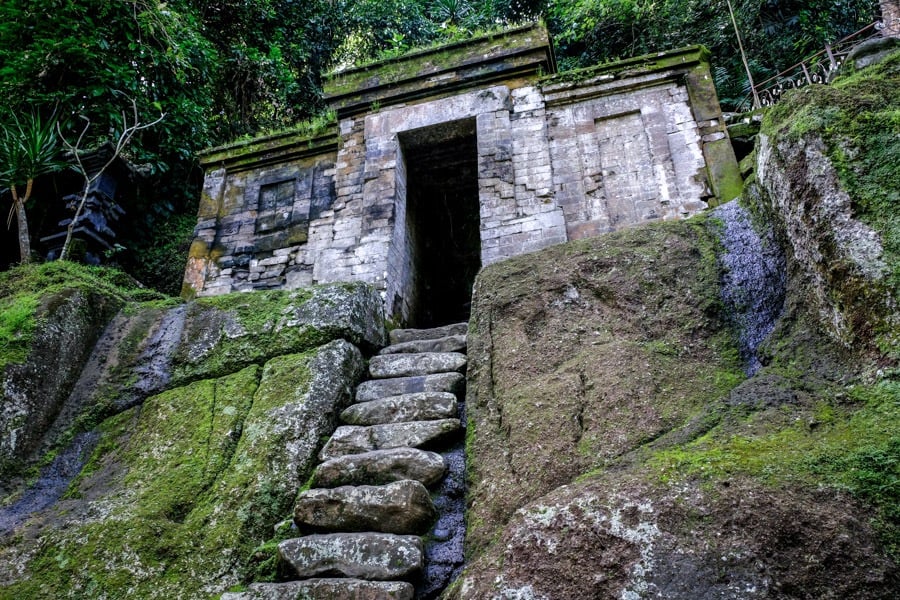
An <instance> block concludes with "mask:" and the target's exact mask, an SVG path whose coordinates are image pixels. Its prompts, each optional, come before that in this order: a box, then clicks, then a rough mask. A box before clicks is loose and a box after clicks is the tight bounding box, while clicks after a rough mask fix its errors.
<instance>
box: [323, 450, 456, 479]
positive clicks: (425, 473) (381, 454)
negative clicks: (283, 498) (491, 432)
mask: <svg viewBox="0 0 900 600" xmlns="http://www.w3.org/2000/svg"><path fill="white" fill-rule="evenodd" d="M446 470H447V467H446V465H445V464H444V459H443V458H442V457H441V455H440V454H437V453H435V452H428V451H426V450H419V449H418V448H392V449H389V450H373V451H372V452H363V453H362V454H348V455H347V456H341V457H339V458H334V459H332V460H329V461H326V462H324V463H322V464H320V465H319V466H318V467H316V470H315V472H314V473H313V480H312V487H314V488H327V487H337V486H341V485H379V484H384V483H390V482H392V481H402V480H404V479H412V480H415V481H420V482H422V484H423V485H425V486H431V485H434V484H435V483H437V482H438V481H440V480H441V478H442V477H443V476H444V473H445V471H446Z"/></svg>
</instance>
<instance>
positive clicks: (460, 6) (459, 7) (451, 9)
mask: <svg viewBox="0 0 900 600" xmlns="http://www.w3.org/2000/svg"><path fill="white" fill-rule="evenodd" d="M471 12H472V7H471V5H469V3H468V1H467V0H434V1H433V2H432V3H431V15H432V17H433V18H434V19H435V20H437V21H442V22H443V23H445V24H447V25H459V24H460V23H461V22H462V21H463V20H464V19H465V18H466V17H467V16H469V13H471Z"/></svg>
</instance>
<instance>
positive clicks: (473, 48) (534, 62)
mask: <svg viewBox="0 0 900 600" xmlns="http://www.w3.org/2000/svg"><path fill="white" fill-rule="evenodd" d="M555 71H556V64H555V59H554V57H553V48H552V45H551V43H550V37H549V34H548V33H547V30H546V29H545V28H544V27H543V26H542V25H539V24H532V25H527V26H524V27H518V28H515V29H511V30H508V31H504V32H501V33H497V34H493V35H488V36H484V37H479V38H475V39H472V40H466V41H463V42H455V43H452V44H446V45H444V46H439V47H436V48H430V49H426V50H421V51H418V52H411V53H409V54H405V55H403V56H400V57H397V58H393V59H390V60H386V61H382V62H378V63H373V64H371V65H366V66H363V67H357V68H355V69H349V70H346V71H341V72H338V73H332V74H330V75H329V76H328V79H326V81H325V83H324V88H325V99H326V101H327V102H328V104H329V106H330V107H331V108H332V109H334V110H336V111H337V113H338V117H339V118H343V117H346V116H351V115H354V114H358V113H362V112H367V111H370V110H371V108H372V106H373V105H376V106H387V105H393V104H397V103H401V102H407V101H410V100H418V99H422V98H427V97H433V96H437V95H441V94H446V93H447V92H449V91H453V90H458V89H462V88H472V87H474V86H478V85H486V84H490V83H497V82H501V81H509V80H512V79H515V78H519V77H521V76H523V75H535V74H539V73H554V72H555Z"/></svg>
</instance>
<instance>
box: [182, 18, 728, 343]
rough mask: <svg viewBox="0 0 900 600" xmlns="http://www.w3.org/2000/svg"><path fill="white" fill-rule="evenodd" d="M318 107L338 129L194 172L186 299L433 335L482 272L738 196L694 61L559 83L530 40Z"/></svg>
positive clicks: (430, 61) (403, 61)
mask: <svg viewBox="0 0 900 600" xmlns="http://www.w3.org/2000/svg"><path fill="white" fill-rule="evenodd" d="M324 87H325V93H326V100H327V101H328V103H329V104H330V106H331V108H332V109H333V111H334V114H335V117H336V118H335V121H336V122H335V123H333V124H330V125H327V126H325V127H324V128H319V129H318V130H314V129H306V130H303V131H300V130H298V131H295V132H291V133H285V134H280V135H274V136H270V137H265V138H259V139H256V140H252V141H249V142H239V143H235V144H232V145H229V146H224V147H220V148H214V149H211V150H208V151H206V152H205V153H204V154H203V155H202V164H203V166H204V168H205V182H204V187H203V196H202V199H201V203H200V210H199V217H198V224H197V227H196V230H195V240H194V243H193V245H192V248H191V253H190V259H189V262H188V268H187V272H186V275H185V285H184V295H186V296H189V297H190V296H194V295H201V296H202V295H214V294H223V293H227V292H232V291H244V290H254V289H271V288H287V289H291V288H297V287H302V286H308V285H310V284H314V283H323V282H336V281H364V282H367V283H370V284H373V285H375V286H376V287H377V288H378V289H379V290H380V291H381V293H382V297H383V299H384V304H385V309H386V314H387V315H388V316H389V317H391V318H393V319H394V320H395V321H396V322H399V323H405V324H410V325H415V326H418V327H428V326H434V325H440V324H444V323H449V322H454V321H460V320H465V319H467V318H468V302H469V298H470V295H471V286H472V282H473V281H474V277H475V274H476V273H477V272H478V270H479V269H480V268H481V267H482V266H484V265H487V264H490V263H493V262H496V261H498V260H502V259H505V258H508V257H511V256H515V255H518V254H522V253H525V252H530V251H534V250H538V249H541V248H544V247H547V246H550V245H553V244H559V243H562V242H566V241H569V240H574V239H579V238H584V237H590V236H595V235H598V234H602V233H606V232H609V231H613V230H616V229H620V228H622V227H626V226H629V225H636V224H639V223H643V222H646V221H651V220H658V219H679V218H684V217H688V216H691V215H693V214H696V213H697V212H699V211H702V210H703V209H705V208H707V207H708V206H710V205H713V204H717V203H719V202H720V201H725V200H731V199H732V198H734V197H736V196H737V195H738V194H739V193H740V189H741V179H740V173H739V170H738V166H737V163H736V161H735V158H734V153H733V151H732V149H731V146H730V142H729V140H728V136H727V133H726V132H725V126H724V123H723V122H722V118H721V111H720V108H719V103H718V99H717V97H716V93H715V89H714V87H713V82H712V78H711V77H710V73H709V65H708V61H707V53H706V51H705V50H704V49H702V48H700V47H692V48H686V49H682V50H677V51H672V52H665V53H660V54H655V55H648V56H643V57H638V58H633V59H629V60H625V61H621V62H617V63H612V64H606V65H600V66H597V67H593V68H589V69H583V70H579V71H574V72H568V73H562V74H556V73H555V63H554V58H553V52H552V46H551V43H550V39H549V37H548V34H547V32H546V30H545V29H544V28H543V27H542V26H540V25H530V26H526V27H520V28H517V29H513V30H510V31H507V32H505V33H503V34H497V35H494V36H488V37H482V38H477V39H473V40H468V41H465V42H458V43H454V44H450V45H447V46H442V47H438V48H434V49H428V50H423V51H419V52H414V53H411V54H407V55H405V56H401V57H399V58H395V59H391V60H388V61H384V62H380V63H376V64H373V65H370V66H364V67H358V68H354V69H350V70H346V71H342V72H337V73H334V74H331V75H330V76H329V78H328V80H327V81H326V82H325V86H324Z"/></svg>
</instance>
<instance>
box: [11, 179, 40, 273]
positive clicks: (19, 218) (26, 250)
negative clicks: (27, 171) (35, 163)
mask: <svg viewBox="0 0 900 600" xmlns="http://www.w3.org/2000/svg"><path fill="white" fill-rule="evenodd" d="M33 186H34V179H29V180H28V182H27V183H26V184H25V195H24V196H22V197H19V193H18V192H17V191H16V186H11V187H10V192H12V198H13V204H14V205H15V207H16V226H17V227H18V228H19V254H20V256H21V263H22V264H25V263H30V262H31V237H30V236H29V235H28V214H27V213H26V212H25V203H26V202H28V199H29V198H31V190H32V188H33Z"/></svg>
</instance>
